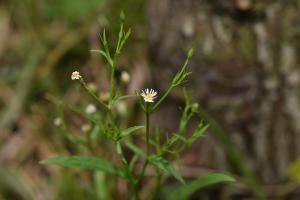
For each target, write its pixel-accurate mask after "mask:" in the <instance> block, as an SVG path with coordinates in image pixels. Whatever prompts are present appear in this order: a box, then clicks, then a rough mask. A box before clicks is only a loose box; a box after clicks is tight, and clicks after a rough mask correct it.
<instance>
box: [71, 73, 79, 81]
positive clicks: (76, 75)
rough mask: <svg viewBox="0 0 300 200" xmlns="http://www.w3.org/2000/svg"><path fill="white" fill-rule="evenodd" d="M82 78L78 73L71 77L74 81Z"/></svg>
mask: <svg viewBox="0 0 300 200" xmlns="http://www.w3.org/2000/svg"><path fill="white" fill-rule="evenodd" d="M80 78H81V75H80V74H79V72H78V71H75V72H73V73H72V75H71V79H72V80H79V79H80Z"/></svg>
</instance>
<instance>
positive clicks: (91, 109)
mask: <svg viewBox="0 0 300 200" xmlns="http://www.w3.org/2000/svg"><path fill="white" fill-rule="evenodd" d="M96 110H97V108H96V106H95V105H94V104H89V105H88V106H87V107H86V108H85V112H86V113H87V114H93V113H94V112H96Z"/></svg>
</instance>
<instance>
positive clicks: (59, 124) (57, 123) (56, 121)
mask: <svg viewBox="0 0 300 200" xmlns="http://www.w3.org/2000/svg"><path fill="white" fill-rule="evenodd" d="M62 122H63V121H62V119H61V118H60V117H56V118H55V119H54V120H53V124H54V125H55V126H57V127H59V126H61V125H62Z"/></svg>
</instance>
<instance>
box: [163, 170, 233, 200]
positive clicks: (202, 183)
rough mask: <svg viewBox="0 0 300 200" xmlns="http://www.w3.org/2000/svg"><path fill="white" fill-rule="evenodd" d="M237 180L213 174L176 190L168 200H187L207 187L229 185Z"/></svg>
mask: <svg viewBox="0 0 300 200" xmlns="http://www.w3.org/2000/svg"><path fill="white" fill-rule="evenodd" d="M234 181H235V179H234V178H232V177H230V176H227V175H225V174H220V173H212V174H207V175H204V176H201V177H199V178H198V179H197V180H195V181H192V182H189V183H187V184H185V185H183V186H181V187H179V188H178V189H176V190H174V192H173V193H171V194H170V195H169V196H168V198H167V199H168V200H185V199H188V198H189V197H190V196H191V195H192V194H193V193H195V192H196V191H198V190H200V189H203V188H205V187H208V186H211V185H214V184H218V183H228V182H234Z"/></svg>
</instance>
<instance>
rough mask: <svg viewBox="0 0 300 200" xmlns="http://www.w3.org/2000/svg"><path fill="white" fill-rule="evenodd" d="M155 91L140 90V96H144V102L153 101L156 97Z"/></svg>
mask: <svg viewBox="0 0 300 200" xmlns="http://www.w3.org/2000/svg"><path fill="white" fill-rule="evenodd" d="M156 95H157V92H156V91H155V90H153V89H150V90H149V89H148V88H147V89H145V90H142V93H141V96H142V97H143V98H144V101H145V102H151V103H152V102H154V99H155V98H156Z"/></svg>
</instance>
